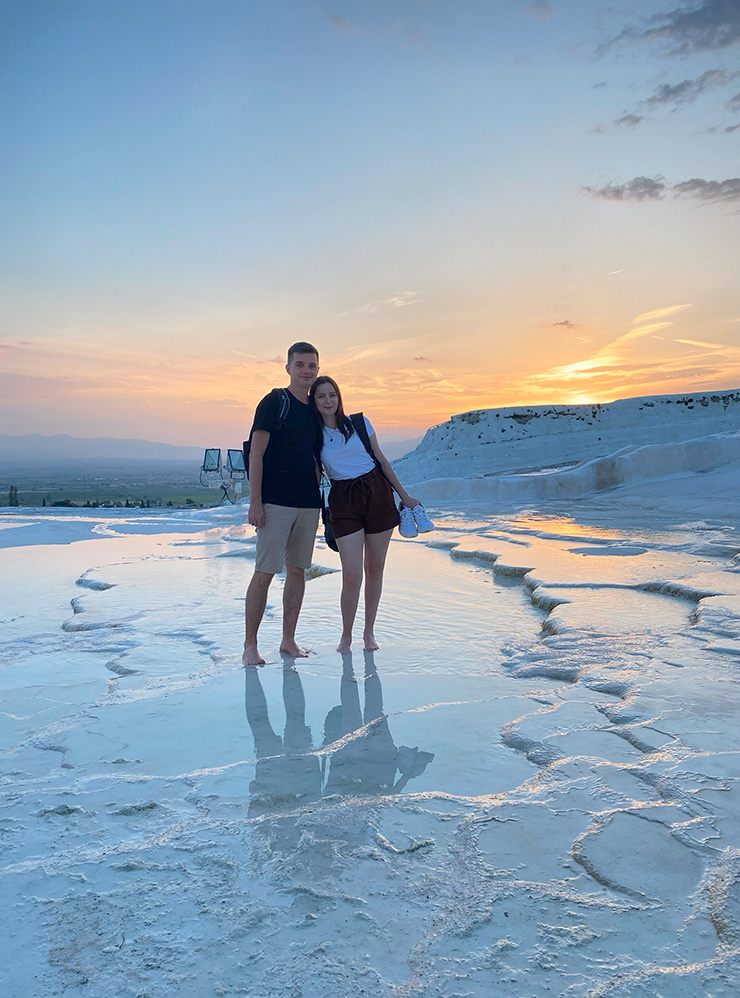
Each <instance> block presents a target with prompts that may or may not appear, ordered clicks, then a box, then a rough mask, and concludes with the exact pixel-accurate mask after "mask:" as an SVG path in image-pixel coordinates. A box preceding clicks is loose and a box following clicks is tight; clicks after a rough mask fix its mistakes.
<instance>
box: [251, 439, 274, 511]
mask: <svg viewBox="0 0 740 998" xmlns="http://www.w3.org/2000/svg"><path fill="white" fill-rule="evenodd" d="M269 442H270V434H269V433H268V432H267V430H254V431H253V433H252V443H251V444H250V447H249V522H250V523H251V524H252V526H253V527H264V525H265V507H264V505H263V503H262V468H263V459H264V456H265V451H266V450H267V445H268V444H269Z"/></svg>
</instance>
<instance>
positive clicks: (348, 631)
mask: <svg viewBox="0 0 740 998" xmlns="http://www.w3.org/2000/svg"><path fill="white" fill-rule="evenodd" d="M364 544H365V531H364V530H357V531H355V533H354V534H348V535H347V536H346V537H337V547H338V548H339V558H340V560H341V562H342V595H341V598H340V600H339V604H340V606H341V609H342V637H341V639H340V641H339V644H338V646H337V651H338V652H339V653H340V655H347V654H348V653H349V650H350V648H351V647H352V627H353V625H354V622H355V617H356V615H357V603H358V601H359V599H360V586H361V585H362V552H363V547H364Z"/></svg>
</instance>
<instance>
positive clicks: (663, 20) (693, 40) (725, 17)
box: [602, 0, 740, 55]
mask: <svg viewBox="0 0 740 998" xmlns="http://www.w3.org/2000/svg"><path fill="white" fill-rule="evenodd" d="M628 41H644V42H667V43H668V44H669V45H670V46H671V53H672V54H676V55H679V54H680V55H686V54H688V53H690V52H705V51H711V50H717V49H725V48H729V47H730V46H732V45H736V44H737V43H738V42H739V41H740V4H738V3H737V0H703V2H702V3H699V4H698V6H697V5H694V6H688V7H687V6H682V7H677V8H675V9H674V10H670V11H666V12H665V13H661V14H656V15H654V16H653V17H651V18H649V19H647V20H646V21H645V22H644V26H642V27H629V28H626V29H625V30H624V31H622V32H620V34H619V35H617V36H616V37H615V38H613V39H611V41H610V42H608V43H607V44H606V45H605V46H604V47H603V49H602V51H603V50H605V49H606V48H609V47H610V46H611V45H614V44H617V43H619V42H628Z"/></svg>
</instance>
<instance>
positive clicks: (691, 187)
mask: <svg viewBox="0 0 740 998" xmlns="http://www.w3.org/2000/svg"><path fill="white" fill-rule="evenodd" d="M581 190H582V191H583V193H584V194H588V195H589V197H592V198H597V199H599V200H602V201H660V200H661V199H663V198H665V197H666V196H670V197H672V198H690V199H693V200H695V201H700V202H702V203H704V204H732V203H734V202H736V201H740V177H730V178H728V179H727V180H704V179H702V178H700V177H693V178H692V179H691V180H682V181H680V182H679V183H677V184H668V183H666V181H665V178H664V177H660V176H658V177H635V178H634V179H633V180H629V181H627V182H626V183H624V184H605V185H604V186H603V187H593V186H586V187H582V188H581Z"/></svg>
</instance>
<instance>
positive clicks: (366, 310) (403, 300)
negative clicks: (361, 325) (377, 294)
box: [339, 291, 421, 319]
mask: <svg viewBox="0 0 740 998" xmlns="http://www.w3.org/2000/svg"><path fill="white" fill-rule="evenodd" d="M420 301H421V299H420V298H419V294H418V292H417V291H400V292H399V293H398V294H395V295H391V297H390V298H380V299H377V300H376V301H369V302H365V304H364V305H360V306H358V308H351V309H348V311H346V312H340V313H339V318H340V319H344V318H345V317H346V316H348V315H374V314H375V313H376V312H386V311H388V310H389V309H394V308H406V307H407V306H408V305H416V304H417V303H418V302H420Z"/></svg>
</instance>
